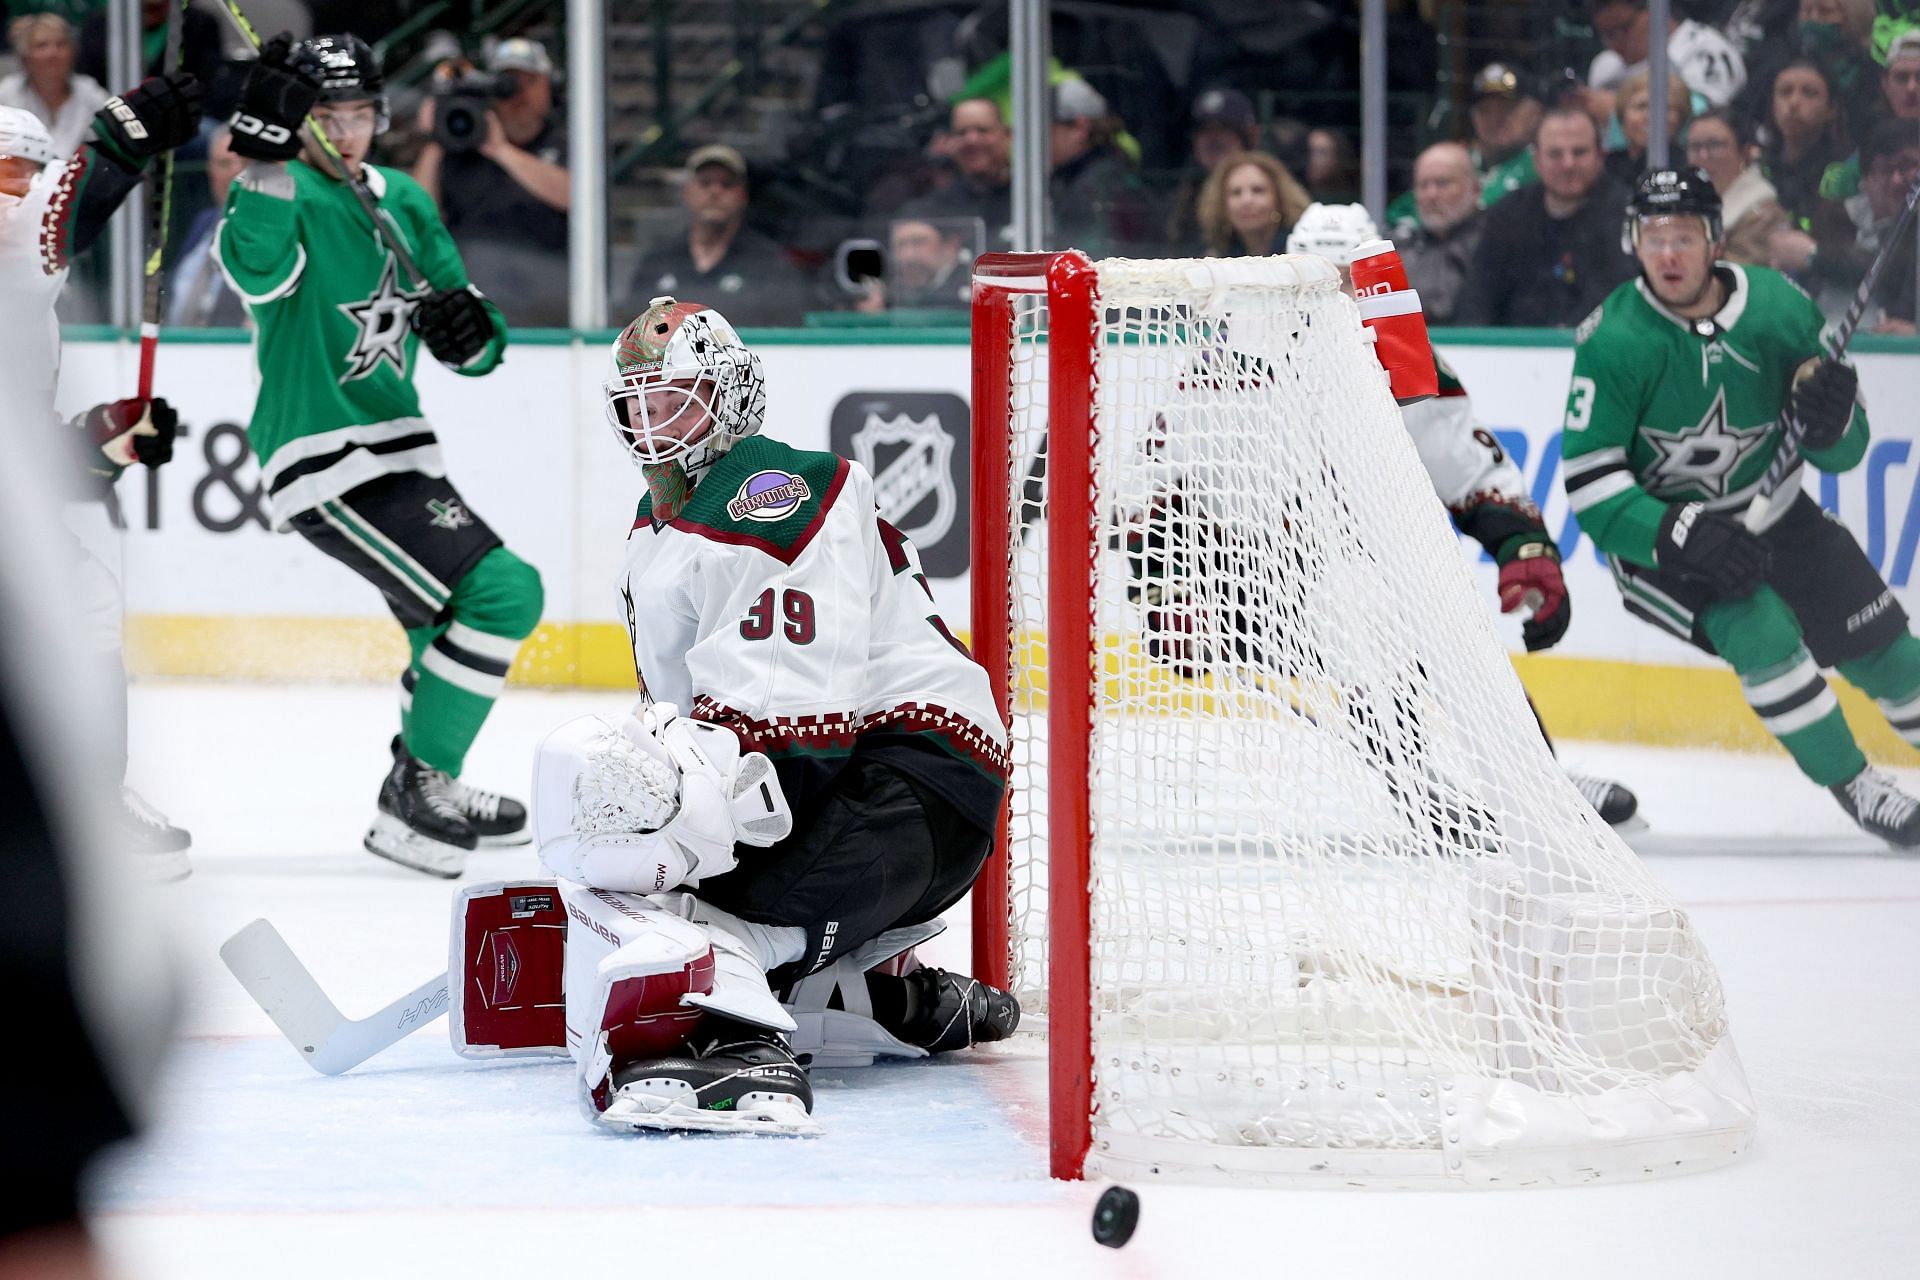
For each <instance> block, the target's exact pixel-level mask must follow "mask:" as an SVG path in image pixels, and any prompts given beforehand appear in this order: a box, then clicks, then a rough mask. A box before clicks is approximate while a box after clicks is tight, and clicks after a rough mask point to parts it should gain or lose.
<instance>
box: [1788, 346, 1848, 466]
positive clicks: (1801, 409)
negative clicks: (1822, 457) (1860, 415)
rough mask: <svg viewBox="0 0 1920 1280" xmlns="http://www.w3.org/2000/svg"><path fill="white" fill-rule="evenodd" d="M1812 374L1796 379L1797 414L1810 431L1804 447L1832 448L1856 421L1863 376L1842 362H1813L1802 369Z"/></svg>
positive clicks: (1803, 444)
mask: <svg viewBox="0 0 1920 1280" xmlns="http://www.w3.org/2000/svg"><path fill="white" fill-rule="evenodd" d="M1808 365H1811V366H1812V369H1811V371H1809V372H1807V373H1806V374H1805V375H1804V376H1800V375H1798V374H1796V375H1795V377H1794V380H1793V391H1792V393H1791V394H1792V396H1793V414H1794V416H1795V417H1797V418H1799V419H1800V425H1801V426H1802V427H1804V428H1805V429H1806V434H1805V435H1804V436H1802V437H1801V440H1800V443H1801V447H1803V448H1806V449H1813V450H1820V449H1831V448H1833V446H1834V445H1837V444H1839V443H1840V438H1841V437H1842V436H1844V435H1846V434H1847V424H1848V423H1849V422H1852V421H1853V405H1854V393H1855V392H1856V391H1858V390H1859V388H1860V375H1859V374H1858V373H1855V372H1854V369H1853V366H1852V365H1849V364H1842V363H1841V362H1840V361H1838V360H1809V361H1807V362H1806V364H1803V365H1801V366H1800V367H1801V369H1802V370H1805V369H1807V366H1808Z"/></svg>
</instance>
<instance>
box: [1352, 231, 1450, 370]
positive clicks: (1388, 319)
mask: <svg viewBox="0 0 1920 1280" xmlns="http://www.w3.org/2000/svg"><path fill="white" fill-rule="evenodd" d="M1351 261H1352V264H1353V296H1354V300H1355V301H1356V302H1358V303H1359V304H1360V322H1361V323H1362V324H1364V325H1366V326H1367V328H1369V329H1371V330H1373V335H1374V338H1373V350H1374V354H1375V355H1377V356H1378V357H1379V358H1380V366H1381V367H1382V368H1383V369H1385V370H1386V371H1387V381H1388V383H1389V385H1391V386H1392V388H1393V398H1394V399H1395V400H1396V401H1398V402H1399V403H1400V404H1403V405H1405V404H1412V403H1413V402H1414V401H1416V400H1425V399H1428V398H1429V397H1431V396H1435V395H1438V394H1439V393H1440V375H1439V373H1438V371H1436V370H1435V368H1434V364H1433V343H1432V341H1431V340H1430V339H1429V338H1428V337H1427V317H1426V316H1425V314H1424V313H1422V312H1421V310H1420V294H1419V291H1418V290H1416V289H1414V288H1412V287H1411V286H1410V285H1408V284H1407V268H1406V265H1405V264H1404V263H1402V262H1401V261H1400V251H1399V250H1397V249H1395V248H1394V247H1393V241H1391V240H1369V241H1368V242H1367V243H1365V244H1363V245H1360V246H1359V247H1357V248H1356V249H1354V251H1353V256H1352V259H1351Z"/></svg>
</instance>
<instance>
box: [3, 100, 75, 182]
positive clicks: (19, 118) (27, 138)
mask: <svg viewBox="0 0 1920 1280" xmlns="http://www.w3.org/2000/svg"><path fill="white" fill-rule="evenodd" d="M0 156H13V157H15V158H16V159H20V160H31V161H32V162H33V163H35V164H37V165H39V166H40V167H41V168H45V167H46V166H48V165H50V164H52V163H53V162H54V161H56V160H58V159H59V158H60V153H59V152H57V151H55V150H54V149H53V135H52V134H50V133H48V132H47V126H45V125H44V124H41V123H40V117H39V116H36V115H35V114H33V112H31V111H27V110H24V109H22V108H20V107H0Z"/></svg>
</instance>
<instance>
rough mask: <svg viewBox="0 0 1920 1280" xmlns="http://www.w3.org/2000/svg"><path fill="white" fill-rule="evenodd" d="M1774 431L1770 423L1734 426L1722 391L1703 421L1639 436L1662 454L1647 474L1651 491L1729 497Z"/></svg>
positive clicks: (1646, 430)
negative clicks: (1738, 476)
mask: <svg viewBox="0 0 1920 1280" xmlns="http://www.w3.org/2000/svg"><path fill="white" fill-rule="evenodd" d="M1772 429H1773V424H1772V423H1771V422H1769V423H1767V424H1765V425H1764V426H1758V427H1735V426H1731V425H1729V424H1728V422H1727V393H1726V390H1725V389H1724V388H1722V389H1721V390H1719V391H1718V392H1717V393H1716V394H1715V395H1714V397H1713V403H1712V404H1711V405H1710V406H1708V408H1707V411H1706V413H1705V414H1704V415H1702V416H1701V419H1700V421H1698V422H1696V423H1695V424H1694V425H1692V426H1691V427H1686V428H1684V429H1682V430H1680V431H1657V430H1655V429H1654V428H1652V427H1645V426H1643V427H1641V428H1640V434H1641V435H1643V436H1645V437H1646V439H1647V443H1648V444H1651V445H1652V446H1653V447H1654V449H1655V450H1656V451H1658V453H1659V455H1660V460H1659V461H1658V462H1656V463H1654V464H1653V470H1652V471H1651V472H1649V473H1648V476H1647V479H1648V482H1649V483H1648V485H1647V487H1648V488H1649V489H1650V490H1652V491H1653V492H1654V493H1656V494H1660V495H1666V494H1676V493H1681V492H1683V491H1685V490H1687V489H1697V490H1699V491H1700V492H1701V493H1704V494H1705V495H1706V496H1707V497H1708V498H1724V497H1726V496H1727V486H1728V482H1729V481H1730V480H1731V479H1732V478H1733V475H1734V473H1735V472H1737V471H1739V470H1740V464H1741V463H1743V462H1745V461H1746V459H1747V458H1748V456H1749V455H1751V454H1752V453H1753V451H1754V450H1756V449H1758V448H1760V447H1761V446H1762V445H1764V444H1765V443H1766V441H1767V433H1768V432H1769V431H1771V430H1772Z"/></svg>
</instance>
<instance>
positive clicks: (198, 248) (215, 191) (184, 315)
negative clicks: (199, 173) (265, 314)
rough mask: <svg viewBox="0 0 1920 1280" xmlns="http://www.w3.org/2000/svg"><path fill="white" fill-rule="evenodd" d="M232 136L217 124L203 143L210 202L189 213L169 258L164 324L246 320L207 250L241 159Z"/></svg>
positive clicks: (201, 325)
mask: <svg viewBox="0 0 1920 1280" xmlns="http://www.w3.org/2000/svg"><path fill="white" fill-rule="evenodd" d="M232 142H233V133H232V130H230V129H228V128H227V127H226V126H225V125H221V126H220V127H219V128H218V129H215V130H214V131H213V137H212V138H211V139H210V140H209V141H208V143H207V190H208V193H209V194H210V195H211V196H212V202H211V203H210V204H209V205H208V206H207V207H206V208H204V209H202V210H201V211H200V212H199V213H198V214H197V215H195V217H194V220H193V224H192V225H191V226H190V227H188V229H187V236H186V241H185V243H184V244H182V245H181V248H180V256H179V257H178V258H177V259H176V260H175V261H174V265H173V274H172V278H171V281H170V283H169V285H168V289H167V323H168V324H169V325H174V326H177V327H181V328H190V329H203V328H207V327H209V326H217V327H222V328H239V327H240V326H242V325H244V324H246V323H247V320H248V316H247V307H246V304H245V303H244V302H242V301H241V300H240V295H239V294H237V293H235V292H234V291H233V286H232V285H231V284H229V283H228V282H227V276H226V273H225V272H224V271H222V270H221V269H220V263H219V261H218V260H217V259H216V258H215V257H214V256H213V242H214V237H215V235H216V234H217V233H218V231H219V227H220V219H221V217H222V216H223V215H224V214H225V213H226V209H227V188H228V187H229V186H231V185H232V184H233V180H234V179H235V178H237V177H239V176H240V171H241V170H242V169H244V168H246V165H247V162H246V161H245V160H244V159H242V158H241V157H239V156H237V155H235V154H234V153H233V146H232Z"/></svg>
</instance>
